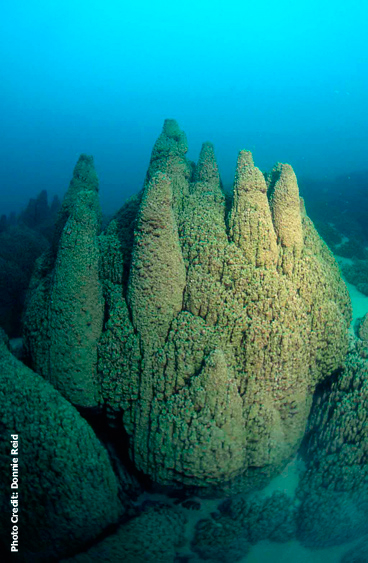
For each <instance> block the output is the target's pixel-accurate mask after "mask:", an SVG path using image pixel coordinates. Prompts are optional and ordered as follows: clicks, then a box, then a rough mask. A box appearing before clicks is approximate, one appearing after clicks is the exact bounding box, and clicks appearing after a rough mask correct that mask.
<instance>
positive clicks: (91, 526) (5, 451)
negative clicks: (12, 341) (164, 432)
mask: <svg viewBox="0 0 368 563" xmlns="http://www.w3.org/2000/svg"><path fill="white" fill-rule="evenodd" d="M0 338H1V335H0ZM0 389H1V392H0V427H1V436H2V440H1V443H0V459H1V463H0V535H1V539H2V540H3V541H4V543H5V545H6V546H9V537H11V536H10V526H11V522H10V516H11V514H10V509H11V505H10V504H9V500H10V494H11V492H12V491H15V492H19V510H20V512H19V529H20V533H19V535H20V534H21V536H22V542H21V547H20V552H21V553H22V555H23V556H24V557H27V559H26V560H27V561H31V560H32V561H33V560H37V561H41V560H50V559H51V558H52V557H54V558H57V559H59V558H60V557H61V556H64V555H66V554H68V553H69V552H73V550H77V549H81V548H82V547H83V546H84V544H85V542H88V541H91V540H92V539H94V538H95V537H96V536H97V535H98V534H100V533H101V532H102V531H103V530H104V529H105V528H106V527H107V526H108V525H109V524H112V523H115V522H116V521H117V520H118V518H119V517H120V516H121V515H122V513H123V507H122V506H121V504H120V501H119V500H118V491H119V488H118V483H117V480H116V478H115V475H114V473H113V470H112V467H111V464H110V460H109V457H108V455H107V452H106V450H105V449H104V447H103V446H102V445H101V443H100V442H99V440H98V439H97V438H96V436H95V434H94V432H93V430H92V429H91V427H90V426H89V425H88V424H87V422H86V421H85V420H84V419H83V418H82V417H81V416H80V415H79V413H78V412H77V410H76V409H75V408H74V407H73V406H72V405H70V403H68V401H66V400H65V399H64V398H63V397H62V396H61V394H60V393H59V392H58V391H56V390H55V389H54V388H53V387H52V386H51V385H50V384H49V383H48V382H47V381H45V380H44V379H43V378H42V377H40V376H39V375H37V374H35V373H34V372H32V371H31V370H30V369H28V368H27V367H26V366H24V365H23V364H22V363H21V362H20V361H18V360H17V359H15V358H14V357H13V356H12V355H11V354H10V352H9V351H8V349H7V347H6V344H5V341H4V339H3V338H1V342H0ZM12 434H13V435H14V434H17V435H18V437H19V440H18V445H19V450H18V451H19V455H17V456H14V455H11V443H10V440H11V435H12ZM14 457H17V459H18V465H19V467H18V478H19V489H17V490H16V489H11V488H10V483H11V474H12V472H11V467H10V466H9V463H11V462H12V460H13V458H14ZM19 543H20V542H19Z"/></svg>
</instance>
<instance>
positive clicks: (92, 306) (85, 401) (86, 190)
mask: <svg viewBox="0 0 368 563" xmlns="http://www.w3.org/2000/svg"><path fill="white" fill-rule="evenodd" d="M97 190H98V182H97V176H96V173H95V171H94V167H93V159H92V157H89V156H86V155H82V156H81V157H80V159H79V161H78V163H77V165H76V167H75V170H74V175H73V179H72V181H71V183H70V187H69V190H68V192H67V194H66V196H65V199H64V201H63V204H62V206H61V209H60V212H59V217H58V220H57V224H56V230H55V237H54V248H53V249H52V250H51V251H50V252H48V253H47V254H45V255H43V256H42V257H41V258H40V260H39V262H38V265H37V267H36V270H35V273H34V276H33V280H32V282H31V287H30V290H29V295H28V307H27V310H26V314H25V320H24V324H25V342H26V347H27V348H28V353H29V355H30V356H31V359H32V367H33V368H34V369H35V371H36V372H37V373H39V374H41V375H42V376H43V377H45V378H46V379H47V380H48V381H50V382H51V383H52V384H53V385H54V386H55V387H56V388H57V389H58V390H59V391H60V392H61V393H62V394H63V395H64V397H66V398H67V399H68V400H70V401H71V402H72V403H73V404H75V405H78V406H81V407H95V406H96V405H97V404H98V399H99V389H98V386H97V370H96V366H97V341H98V338H99V337H100V334H101V330H102V323H103V314H104V303H103V298H102V288H101V283H100V281H99V247H98V240H97V235H98V229H99V220H100V211H99V207H98V195H97Z"/></svg>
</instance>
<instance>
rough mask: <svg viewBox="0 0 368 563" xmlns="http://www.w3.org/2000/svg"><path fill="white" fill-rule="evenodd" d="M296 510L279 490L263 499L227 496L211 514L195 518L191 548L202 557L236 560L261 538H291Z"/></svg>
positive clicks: (281, 540)
mask: <svg viewBox="0 0 368 563" xmlns="http://www.w3.org/2000/svg"><path fill="white" fill-rule="evenodd" d="M296 512H297V510H296V507H295V505H294V503H293V500H292V499H291V498H290V497H289V496H287V495H286V494H284V493H280V492H275V493H274V494H273V495H272V496H270V497H267V498H265V499H253V500H251V499H247V498H241V497H240V498H239V497H237V498H235V499H229V500H227V501H225V502H224V503H223V504H222V505H221V506H220V508H219V512H217V513H214V514H213V516H212V518H209V519H206V520H201V521H200V522H198V524H197V526H196V531H195V536H194V538H193V541H192V550H193V551H194V552H195V553H198V555H200V557H201V558H202V559H204V560H210V561H219V562H220V561H223V562H229V563H231V562H235V561H238V560H240V559H242V558H243V557H244V556H245V555H246V553H247V551H248V550H249V548H250V546H251V545H254V544H256V543H258V542H259V541H261V540H267V539H268V540H270V541H273V542H280V543H282V542H287V541H290V540H292V539H294V537H295V531H296Z"/></svg>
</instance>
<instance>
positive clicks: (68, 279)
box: [25, 120, 351, 494]
mask: <svg viewBox="0 0 368 563" xmlns="http://www.w3.org/2000/svg"><path fill="white" fill-rule="evenodd" d="M186 152H187V141H186V137H185V134H184V133H183V132H182V131H180V129H179V127H178V125H177V123H176V122H175V121H173V120H166V121H165V124H164V128H163V131H162V133H161V135H160V137H159V138H158V140H157V142H156V144H155V146H154V148H153V152H152V156H151V161H150V165H149V169H148V172H147V176H146V180H145V184H144V188H143V192H142V193H140V194H138V195H137V196H135V197H133V198H132V199H130V200H129V201H128V202H127V203H126V204H125V205H124V206H123V208H122V209H121V210H120V211H119V212H118V213H117V215H116V216H115V218H114V219H113V220H112V221H111V223H110V224H109V225H108V226H107V228H106V229H105V230H104V232H103V233H101V234H100V236H99V237H98V241H97V230H98V219H97V218H98V211H97V207H96V205H97V204H96V198H97V187H96V186H97V184H96V180H95V176H94V172H93V171H92V163H91V161H90V160H88V159H87V157H81V160H80V161H79V163H78V164H77V167H76V170H75V173H74V177H73V180H72V183H71V187H70V188H69V191H68V193H67V195H66V198H65V200H64V202H63V205H62V208H61V211H60V215H59V221H58V224H57V228H56V234H55V239H54V246H53V251H52V253H50V254H49V255H46V256H44V257H43V259H42V260H41V261H40V263H39V266H38V270H37V271H36V273H35V276H34V279H33V281H32V285H31V288H30V292H29V300H28V303H29V304H28V310H27V313H26V316H25V336H26V344H27V349H28V352H29V361H30V363H31V365H32V366H33V368H34V369H35V370H36V371H37V372H39V373H40V374H41V375H43V376H44V377H45V378H46V379H48V380H49V381H51V382H52V383H53V384H54V385H55V386H56V387H57V388H58V389H59V390H60V391H61V392H62V393H63V395H64V396H65V397H67V398H68V399H69V400H70V401H71V402H72V403H73V404H76V405H79V406H84V407H96V406H99V407H100V408H101V409H104V411H106V413H107V415H108V417H109V419H110V421H111V424H114V425H115V426H116V427H119V425H121V424H123V427H124V431H125V432H126V433H127V436H128V440H129V450H130V457H131V459H132V461H133V462H134V464H135V466H136V468H137V469H138V470H140V471H142V472H144V473H145V474H146V475H148V476H150V477H151V479H152V480H153V481H155V482H156V483H159V484H161V485H170V486H178V487H180V486H183V485H189V486H193V487H199V488H200V489H201V490H202V491H203V494H207V493H209V492H211V491H212V492H213V491H216V492H219V491H221V490H227V491H232V492H236V491H248V490H252V489H253V488H254V487H260V486H262V485H263V484H264V483H265V482H266V481H267V480H268V479H270V478H271V477H272V476H273V475H274V474H276V473H278V472H279V471H280V470H281V469H282V468H283V467H284V465H285V464H286V463H287V462H288V461H289V460H290V458H291V457H292V456H293V455H294V454H295V452H296V451H297V449H298V447H299V444H300V442H301V440H302V437H303V435H304V431H305V426H306V422H307V418H308V414H309V411H310V406H311V403H312V397H313V392H314V388H315V386H316V384H318V383H320V382H321V381H323V380H324V379H325V378H326V377H327V376H329V375H330V374H331V373H332V372H333V371H334V370H336V369H338V368H339V367H341V366H342V364H343V361H344V356H345V354H346V351H347V327H348V325H349V323H350V319H351V308H350V301H349V297H348V293H347V290H346V288H345V285H344V283H343V282H342V280H341V277H340V274H339V270H338V267H337V265H336V263H335V261H334V259H333V256H332V254H331V253H330V251H329V250H328V249H327V247H326V246H325V244H324V243H323V242H322V240H321V239H320V238H319V236H318V234H317V233H316V231H315V229H314V227H313V224H312V223H311V222H310V220H309V219H308V218H307V216H306V214H305V210H304V208H303V205H302V204H301V202H300V199H299V194H298V186H297V181H296V178H295V175H294V173H293V170H292V168H291V167H290V166H289V165H285V164H279V165H277V166H276V167H275V168H274V169H273V170H272V172H271V173H270V174H267V175H266V176H264V175H263V174H262V173H261V172H260V171H259V170H258V168H256V167H255V166H254V164H253V159H252V156H251V154H250V153H249V152H247V151H241V152H240V154H239V158H238V164H237V170H236V177H235V185H234V193H233V197H232V199H231V202H230V209H228V204H227V202H226V198H225V194H224V192H223V189H222V185H221V180H220V176H219V171H218V166H217V163H216V159H215V155H214V150H213V146H212V145H211V143H205V144H204V145H203V147H202V151H201V154H200V157H199V161H198V164H197V165H194V164H193V163H191V162H189V161H188V160H187V159H186V156H185V154H186ZM122 432H123V430H122Z"/></svg>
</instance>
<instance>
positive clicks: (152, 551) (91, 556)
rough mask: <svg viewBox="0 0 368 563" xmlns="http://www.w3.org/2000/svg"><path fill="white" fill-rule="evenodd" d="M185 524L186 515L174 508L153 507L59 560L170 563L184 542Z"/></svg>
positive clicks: (72, 561) (76, 562)
mask: <svg viewBox="0 0 368 563" xmlns="http://www.w3.org/2000/svg"><path fill="white" fill-rule="evenodd" d="M184 525H185V518H184V517H183V515H182V514H180V513H179V512H178V511H177V510H175V509H172V508H170V507H166V506H158V507H152V508H150V509H148V510H147V511H146V512H143V513H142V514H141V515H140V516H138V517H137V518H134V519H132V520H130V521H129V522H128V523H127V524H124V525H123V526H120V528H118V530H117V532H116V533H115V534H113V535H110V536H108V537H107V538H105V539H104V540H102V541H101V542H100V543H98V544H97V545H95V546H93V547H92V548H91V549H89V550H88V551H87V552H85V553H81V554H79V555H76V556H75V557H72V558H70V559H63V560H62V563H114V562H115V561H116V562H118V561H121V562H124V563H172V562H173V561H174V559H175V553H176V549H177V548H178V547H179V546H180V545H182V543H183V538H184Z"/></svg>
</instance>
